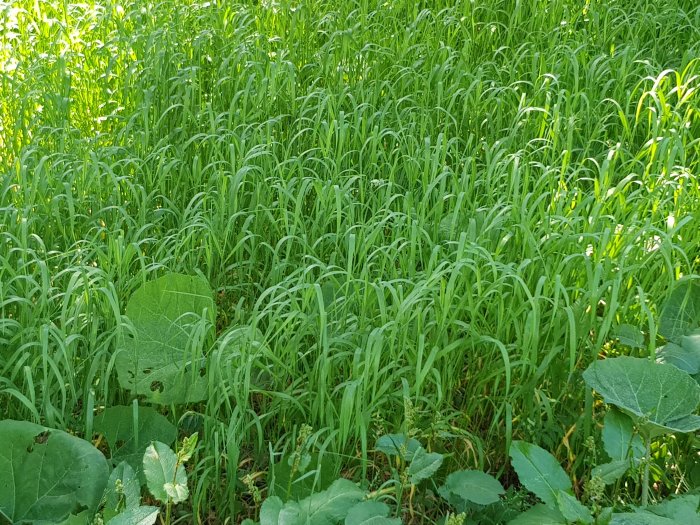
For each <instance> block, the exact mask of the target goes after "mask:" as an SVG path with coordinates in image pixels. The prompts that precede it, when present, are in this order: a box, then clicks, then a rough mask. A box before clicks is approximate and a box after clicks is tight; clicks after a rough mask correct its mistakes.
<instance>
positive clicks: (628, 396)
mask: <svg viewBox="0 0 700 525" xmlns="http://www.w3.org/2000/svg"><path fill="white" fill-rule="evenodd" d="M583 379H584V380H585V381H586V384H587V385H588V386H589V387H591V388H593V389H594V390H596V391H597V392H598V393H599V394H600V395H602V396H603V399H605V401H606V402H607V403H610V404H613V405H615V406H617V407H618V408H619V409H621V410H623V411H624V412H625V413H626V414H629V415H630V416H631V417H632V418H633V419H634V421H635V423H636V424H637V425H638V427H639V429H640V431H641V432H642V433H643V434H644V435H645V436H647V437H649V438H651V437H654V436H657V435H660V434H664V433H668V432H692V431H693V430H696V429H698V428H700V417H698V416H695V415H693V412H694V411H695V409H696V407H697V406H698V403H699V402H700V386H698V384H697V383H696V382H695V380H694V379H693V378H692V377H690V376H689V375H688V374H687V373H685V372H683V371H682V370H679V369H678V368H676V367H675V366H672V365H665V364H658V363H653V362H651V361H649V360H648V359H643V358H635V357H627V356H623V357H615V358H611V359H605V360H603V361H596V362H594V363H592V364H591V365H590V366H589V367H588V368H587V369H586V371H585V372H584V373H583Z"/></svg>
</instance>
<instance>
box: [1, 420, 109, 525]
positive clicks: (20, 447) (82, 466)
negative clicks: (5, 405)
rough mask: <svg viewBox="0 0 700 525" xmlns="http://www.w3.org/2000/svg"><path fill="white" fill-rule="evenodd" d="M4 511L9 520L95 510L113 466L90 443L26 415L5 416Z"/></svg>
mask: <svg viewBox="0 0 700 525" xmlns="http://www.w3.org/2000/svg"><path fill="white" fill-rule="evenodd" d="M0 443H2V446H0V472H1V473H2V474H1V475H0V513H1V514H4V515H5V517H6V519H7V520H9V521H10V523H23V522H39V521H41V522H42V523H60V522H62V521H64V520H66V519H67V518H68V517H69V516H70V515H71V514H79V513H80V512H82V511H85V510H87V511H88V512H89V513H90V514H91V513H93V512H94V511H95V510H96V509H97V506H98V505H99V504H100V500H101V498H102V494H103V492H104V489H105V485H106V483H107V477H108V475H109V467H108V465H107V460H106V459H105V457H104V456H103V455H102V453H101V452H100V451H99V450H97V449H96V448H95V447H93V446H92V444H91V443H88V442H87V441H85V440H83V439H80V438H77V437H75V436H71V435H70V434H68V433H66V432H63V431H61V430H54V429H50V428H47V427H44V426H41V425H35V424H34V423H29V422H27V421H13V420H5V421H0Z"/></svg>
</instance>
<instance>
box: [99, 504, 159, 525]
mask: <svg viewBox="0 0 700 525" xmlns="http://www.w3.org/2000/svg"><path fill="white" fill-rule="evenodd" d="M158 512H159V509H158V507H146V506H144V507H134V508H131V509H127V510H125V511H124V512H122V513H121V514H118V515H117V516H115V517H114V518H112V519H111V520H109V521H108V522H107V525H153V524H154V523H155V522H156V520H157V519H158Z"/></svg>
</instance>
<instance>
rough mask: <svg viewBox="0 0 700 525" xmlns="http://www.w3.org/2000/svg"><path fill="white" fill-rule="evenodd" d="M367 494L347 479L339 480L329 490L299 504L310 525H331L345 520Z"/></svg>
mask: <svg viewBox="0 0 700 525" xmlns="http://www.w3.org/2000/svg"><path fill="white" fill-rule="evenodd" d="M364 496H365V492H364V491H363V490H362V489H360V488H359V487H358V486H357V485H355V484H354V483H353V482H352V481H349V480H347V479H342V478H341V479H337V480H335V481H334V482H333V483H331V486H330V487H328V489H326V490H324V491H323V492H319V493H317V494H313V495H311V496H309V497H308V498H305V499H303V500H301V501H300V502H299V508H300V509H301V511H302V512H303V515H304V516H305V517H306V520H307V521H308V524H309V525H331V524H334V523H337V522H338V521H340V520H342V519H343V518H345V516H346V515H347V513H348V511H349V510H350V509H351V508H352V507H353V506H354V505H355V504H356V503H358V502H359V501H361V500H362V498H364Z"/></svg>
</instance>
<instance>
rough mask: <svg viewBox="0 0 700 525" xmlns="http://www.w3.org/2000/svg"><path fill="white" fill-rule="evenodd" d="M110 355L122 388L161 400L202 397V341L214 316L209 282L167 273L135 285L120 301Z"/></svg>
mask: <svg viewBox="0 0 700 525" xmlns="http://www.w3.org/2000/svg"><path fill="white" fill-rule="evenodd" d="M126 315H127V317H128V318H129V320H130V321H131V323H132V324H133V330H131V329H129V330H127V329H125V330H124V331H123V334H122V335H121V337H120V339H119V343H118V349H117V355H116V359H115V364H116V369H117V378H118V379H119V384H120V385H121V386H122V388H126V389H128V390H131V391H132V392H133V393H134V394H137V395H143V396H145V397H146V398H147V399H148V400H149V401H152V402H155V403H161V404H171V403H188V402H194V401H201V400H203V399H205V398H206V397H207V382H206V378H205V377H204V376H205V374H206V361H205V359H204V355H203V343H204V340H205V339H206V337H205V334H206V331H207V327H208V326H210V325H211V324H212V323H213V322H214V320H215V316H216V309H215V306H214V300H213V296H212V291H211V288H209V285H208V284H207V282H206V281H204V280H203V279H201V278H199V277H192V276H188V275H179V274H168V275H165V276H163V277H161V278H159V279H156V280H155V281H151V282H148V283H146V284H144V285H143V286H142V287H141V288H139V289H138V290H137V291H136V292H135V293H134V294H133V295H132V297H131V299H130V300H129V303H128V304H127V306H126Z"/></svg>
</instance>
